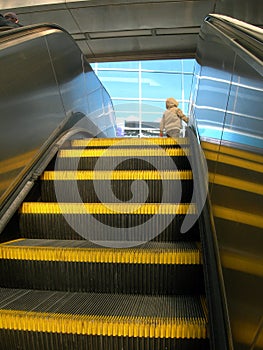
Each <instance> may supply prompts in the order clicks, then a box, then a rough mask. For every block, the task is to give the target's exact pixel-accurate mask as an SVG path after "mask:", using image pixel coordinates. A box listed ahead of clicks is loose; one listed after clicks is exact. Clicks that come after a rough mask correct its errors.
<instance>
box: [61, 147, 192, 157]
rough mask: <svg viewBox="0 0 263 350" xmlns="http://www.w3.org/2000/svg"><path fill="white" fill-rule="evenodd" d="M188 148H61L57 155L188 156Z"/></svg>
mask: <svg viewBox="0 0 263 350" xmlns="http://www.w3.org/2000/svg"><path fill="white" fill-rule="evenodd" d="M189 155H190V153H189V150H188V149H181V148H166V149H162V148H154V149H151V148H150V149H148V148H139V149H137V148H128V149H127V148H114V149H113V148H109V149H104V148H102V149H62V150H60V151H59V153H58V156H59V157H61V158H81V157H85V158H88V157H103V158H104V157H185V156H189Z"/></svg>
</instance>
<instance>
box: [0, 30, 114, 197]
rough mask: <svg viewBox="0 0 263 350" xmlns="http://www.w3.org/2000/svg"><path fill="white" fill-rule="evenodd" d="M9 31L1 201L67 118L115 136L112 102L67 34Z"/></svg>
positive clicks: (0, 112)
mask: <svg viewBox="0 0 263 350" xmlns="http://www.w3.org/2000/svg"><path fill="white" fill-rule="evenodd" d="M6 35H7V34H2V35H0V62H1V65H0V73H1V87H0V116H1V135H0V140H1V145H0V197H1V198H0V203H1V204H2V202H3V201H4V200H5V199H6V196H7V195H9V190H10V188H12V186H13V185H14V183H16V181H21V179H22V176H23V175H24V174H25V172H26V171H28V169H29V167H30V166H32V164H33V162H34V161H36V159H37V158H38V157H39V155H40V154H41V153H42V152H44V150H45V149H46V148H47V147H48V146H49V145H50V144H51V143H52V142H54V141H55V139H56V138H57V137H58V136H59V133H60V132H62V131H63V132H65V130H63V129H62V128H63V127H64V128H66V126H65V123H66V122H68V123H69V122H72V123H74V122H75V123H76V125H75V127H78V128H80V127H82V128H85V129H86V130H87V132H88V133H89V134H90V135H96V134H98V133H103V134H104V135H106V136H115V129H114V126H113V124H114V113H113V109H112V104H111V100H110V98H109V96H108V94H107V92H106V91H105V89H104V87H103V86H102V84H101V83H100V82H99V80H98V78H97V77H96V75H95V73H94V72H93V71H92V69H91V67H90V65H89V64H88V63H87V61H86V60H85V59H84V57H83V55H82V53H81V51H80V50H79V48H78V46H77V45H76V44H75V42H74V41H73V40H72V38H71V37H70V36H69V35H68V34H67V33H65V32H63V31H61V30H59V29H55V28H50V29H48V28H45V29H43V30H42V31H41V30H39V31H38V32H37V33H35V34H26V35H24V36H20V37H18V34H14V33H13V34H9V37H8V39H9V40H6V38H7V37H6ZM79 115H82V116H83V119H82V120H81V121H80V120H79V118H78V117H79ZM74 118H75V119H74ZM68 128H70V126H69V127H68Z"/></svg>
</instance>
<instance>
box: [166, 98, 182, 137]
mask: <svg viewBox="0 0 263 350" xmlns="http://www.w3.org/2000/svg"><path fill="white" fill-rule="evenodd" d="M165 105H166V111H165V112H164V113H163V116H162V119H161V122H160V137H163V132H164V130H165V131H166V134H167V136H168V137H174V138H176V137H179V136H180V131H181V129H182V120H183V121H184V122H186V123H188V117H186V116H185V115H184V113H183V112H182V110H181V109H180V108H178V105H179V102H178V101H176V99H174V98H173V97H169V98H167V99H166V102H165Z"/></svg>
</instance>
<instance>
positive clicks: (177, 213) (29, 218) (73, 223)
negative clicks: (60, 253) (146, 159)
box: [20, 202, 198, 242]
mask: <svg viewBox="0 0 263 350" xmlns="http://www.w3.org/2000/svg"><path fill="white" fill-rule="evenodd" d="M186 215H187V216H188V217H190V216H191V217H193V218H194V217H195V216H196V215H197V214H196V207H195V205H194V204H185V203H184V204H182V203H176V204H163V203H160V204H159V203H157V204H156V203H151V204H150V203H146V204H144V203H125V204H124V203H104V204H102V203H39V202H36V203H35V202H32V203H30V202H25V203H23V205H22V207H21V209H20V232H21V234H22V236H23V237H26V238H47V239H88V240H92V241H100V240H102V241H130V242H132V241H141V242H146V241H149V240H152V239H156V240H159V241H178V240H182V241H189V240H198V227H197V224H195V225H194V226H193V227H191V229H190V230H189V231H188V232H186V233H184V234H182V233H181V232H180V228H181V225H182V223H183V221H184V219H185V218H186ZM128 229H130V230H128Z"/></svg>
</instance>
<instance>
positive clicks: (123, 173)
mask: <svg viewBox="0 0 263 350" xmlns="http://www.w3.org/2000/svg"><path fill="white" fill-rule="evenodd" d="M192 179H193V174H192V171H190V170H160V171H158V170H148V171H147V170H114V171H111V170H108V171H107V170H103V171H95V170H87V171H85V170H82V171H81V170H79V171H70V170H69V171H45V172H44V173H43V174H42V176H41V180H42V181H51V180H52V181H54V180H64V181H66V180H83V181H87V180H162V181H163V180H171V181H174V180H192Z"/></svg>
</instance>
